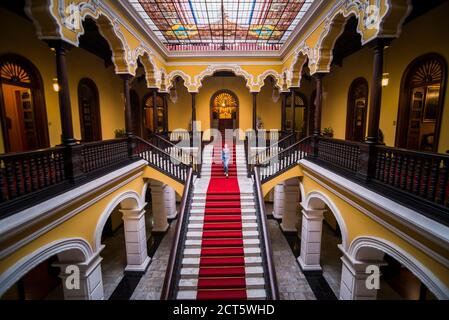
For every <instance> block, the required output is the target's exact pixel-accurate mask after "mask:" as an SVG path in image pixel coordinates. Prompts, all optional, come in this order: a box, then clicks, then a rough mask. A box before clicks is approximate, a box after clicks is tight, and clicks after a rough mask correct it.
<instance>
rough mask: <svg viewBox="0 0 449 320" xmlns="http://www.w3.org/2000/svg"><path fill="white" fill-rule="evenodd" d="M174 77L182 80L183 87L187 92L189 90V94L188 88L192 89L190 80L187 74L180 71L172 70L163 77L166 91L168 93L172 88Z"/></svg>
mask: <svg viewBox="0 0 449 320" xmlns="http://www.w3.org/2000/svg"><path fill="white" fill-rule="evenodd" d="M176 77H180V78H182V79H183V80H184V86H185V87H186V88H187V90H189V92H191V91H190V89H189V88H192V86H193V85H192V78H191V77H190V76H189V75H188V74H187V73H185V72H184V71H181V70H174V71H172V72H170V73H169V74H168V75H167V76H166V77H165V81H166V90H167V91H170V89H171V88H172V87H173V81H174V80H175V78H176ZM193 92H195V91H193Z"/></svg>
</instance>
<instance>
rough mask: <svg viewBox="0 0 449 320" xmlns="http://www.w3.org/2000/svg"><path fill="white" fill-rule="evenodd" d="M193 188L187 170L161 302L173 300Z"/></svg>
mask: <svg viewBox="0 0 449 320" xmlns="http://www.w3.org/2000/svg"><path fill="white" fill-rule="evenodd" d="M192 188H193V170H192V168H189V171H188V173H187V181H186V184H185V186H184V191H183V193H182V198H181V209H180V212H179V215H178V222H177V225H176V232H175V238H174V239H173V243H172V247H171V250H170V256H169V258H168V265H167V270H166V272H165V278H164V284H163V285H162V293H161V300H169V299H174V298H175V297H174V296H173V295H174V291H175V290H174V287H175V283H176V282H175V281H176V279H175V276H176V274H177V272H180V265H179V262H180V261H179V260H180V259H182V251H183V248H184V239H183V237H182V235H183V234H184V233H185V231H186V227H187V219H188V211H189V210H190V201H191V194H192Z"/></svg>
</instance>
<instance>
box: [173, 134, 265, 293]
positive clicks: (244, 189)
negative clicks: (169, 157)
mask: <svg viewBox="0 0 449 320" xmlns="http://www.w3.org/2000/svg"><path fill="white" fill-rule="evenodd" d="M223 144H224V143H223ZM228 146H229V147H230V149H231V150H232V152H231V153H232V160H231V161H230V166H229V177H228V178H226V176H225V174H224V171H223V165H222V163H221V149H222V144H221V143H219V144H216V145H214V146H211V145H210V146H206V147H205V149H204V154H203V166H202V172H201V178H199V179H197V180H196V181H195V183H194V191H193V200H192V206H191V211H190V216H189V223H188V230H187V237H186V243H185V249H184V254H183V258H182V267H181V279H180V281H179V284H178V294H177V298H178V299H265V298H266V291H265V281H264V275H263V267H262V258H261V250H260V242H259V231H258V224H257V218H256V209H255V203H254V201H255V196H254V193H253V185H252V183H253V182H252V180H251V179H249V178H247V172H246V162H245V152H244V147H243V145H234V143H233V141H228Z"/></svg>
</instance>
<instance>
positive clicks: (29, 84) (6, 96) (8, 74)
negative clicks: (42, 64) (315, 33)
mask: <svg viewBox="0 0 449 320" xmlns="http://www.w3.org/2000/svg"><path fill="white" fill-rule="evenodd" d="M0 84H1V90H0V93H1V97H0V118H1V124H2V130H3V139H4V146H5V152H21V151H28V150H33V149H40V148H47V147H49V145H50V143H49V137H48V126H47V113H46V110H45V100H44V94H43V85H42V78H41V76H40V74H39V71H38V70H37V68H36V67H35V66H34V65H33V64H32V63H31V62H30V61H29V60H27V59H25V58H24V57H22V56H19V55H16V54H5V55H2V56H0Z"/></svg>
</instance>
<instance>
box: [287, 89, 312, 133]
mask: <svg viewBox="0 0 449 320" xmlns="http://www.w3.org/2000/svg"><path fill="white" fill-rule="evenodd" d="M291 107H292V95H291V94H289V95H288V96H287V99H286V106H285V119H286V126H285V129H286V130H292V129H293V121H295V130H296V131H297V132H299V134H300V137H305V136H306V134H307V118H308V117H307V98H306V96H305V95H304V94H302V93H301V92H295V119H294V120H293V119H292V117H293V114H292V108H291Z"/></svg>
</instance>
